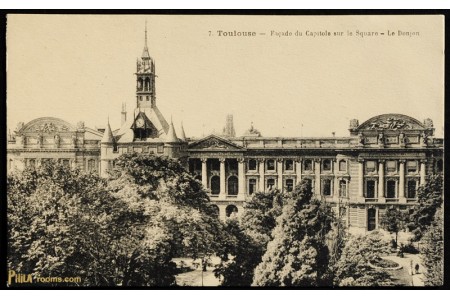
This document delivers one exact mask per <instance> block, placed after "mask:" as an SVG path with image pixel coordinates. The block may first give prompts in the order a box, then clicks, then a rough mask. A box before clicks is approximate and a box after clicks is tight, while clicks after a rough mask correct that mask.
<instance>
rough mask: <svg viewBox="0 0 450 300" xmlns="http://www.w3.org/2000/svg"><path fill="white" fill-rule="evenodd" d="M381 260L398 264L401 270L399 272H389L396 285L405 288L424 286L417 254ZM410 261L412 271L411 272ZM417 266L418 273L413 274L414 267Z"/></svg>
mask: <svg viewBox="0 0 450 300" xmlns="http://www.w3.org/2000/svg"><path fill="white" fill-rule="evenodd" d="M383 258H387V259H390V260H392V261H394V262H396V263H398V264H399V265H400V266H402V268H401V269H400V270H395V271H389V273H390V274H391V275H392V276H393V277H394V278H395V279H396V284H398V285H405V286H424V282H423V279H424V276H423V274H422V272H421V270H423V266H422V265H421V260H420V256H419V255H417V254H409V253H405V256H404V257H398V256H396V255H389V256H383ZM411 261H412V266H413V270H411ZM416 264H419V273H418V274H414V273H415V270H414V266H415V265H416Z"/></svg>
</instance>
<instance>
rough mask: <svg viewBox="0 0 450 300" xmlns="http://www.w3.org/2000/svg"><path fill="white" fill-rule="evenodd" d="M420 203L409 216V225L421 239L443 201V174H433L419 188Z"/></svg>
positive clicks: (416, 237) (416, 236)
mask: <svg viewBox="0 0 450 300" xmlns="http://www.w3.org/2000/svg"><path fill="white" fill-rule="evenodd" d="M417 196H418V204H417V205H415V206H414V209H413V212H412V213H411V214H410V216H409V218H408V219H409V221H408V224H407V227H408V228H409V230H410V231H411V232H412V233H413V234H414V238H415V240H420V239H421V237H422V235H423V233H424V232H425V231H426V229H427V227H428V226H430V225H431V223H432V221H433V218H434V215H435V213H436V210H437V209H438V208H439V207H440V206H441V204H442V202H443V178H442V175H431V176H429V178H428V180H427V181H426V183H425V184H424V185H421V186H420V187H419V188H418V190H417Z"/></svg>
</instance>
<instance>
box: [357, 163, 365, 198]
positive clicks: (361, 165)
mask: <svg viewBox="0 0 450 300" xmlns="http://www.w3.org/2000/svg"><path fill="white" fill-rule="evenodd" d="M358 198H359V200H362V199H363V198H364V160H363V159H359V160H358Z"/></svg>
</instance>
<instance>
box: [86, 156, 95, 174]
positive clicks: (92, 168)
mask: <svg viewBox="0 0 450 300" xmlns="http://www.w3.org/2000/svg"><path fill="white" fill-rule="evenodd" d="M95 170H96V167H95V160H93V159H90V160H88V171H89V172H92V171H95Z"/></svg>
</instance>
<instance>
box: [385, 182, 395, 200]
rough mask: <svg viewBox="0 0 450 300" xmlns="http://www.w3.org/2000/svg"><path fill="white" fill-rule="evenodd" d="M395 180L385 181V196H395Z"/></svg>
mask: <svg viewBox="0 0 450 300" xmlns="http://www.w3.org/2000/svg"><path fill="white" fill-rule="evenodd" d="M396 186H397V184H396V182H395V181H394V180H388V181H387V182H386V198H396V196H397V193H396Z"/></svg>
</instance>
